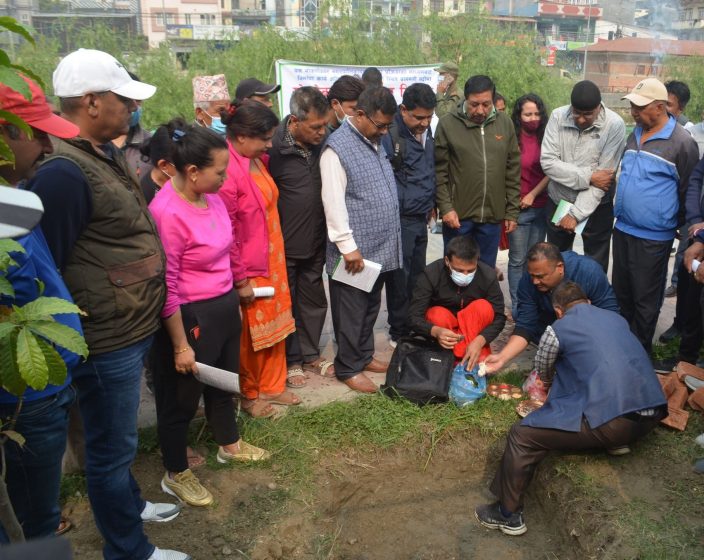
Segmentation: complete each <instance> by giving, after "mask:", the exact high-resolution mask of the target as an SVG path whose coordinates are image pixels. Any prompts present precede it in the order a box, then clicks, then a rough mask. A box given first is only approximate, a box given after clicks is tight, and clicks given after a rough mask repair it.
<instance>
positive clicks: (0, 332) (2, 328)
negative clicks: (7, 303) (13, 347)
mask: <svg viewBox="0 0 704 560" xmlns="http://www.w3.org/2000/svg"><path fill="white" fill-rule="evenodd" d="M16 329H17V325H15V324H14V323H9V322H5V321H2V317H1V316H0V339H3V338H6V337H9V336H11V333H12V331H14V330H16Z"/></svg>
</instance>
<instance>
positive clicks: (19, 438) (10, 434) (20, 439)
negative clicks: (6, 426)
mask: <svg viewBox="0 0 704 560" xmlns="http://www.w3.org/2000/svg"><path fill="white" fill-rule="evenodd" d="M0 435H3V436H5V437H6V438H7V439H11V440H12V441H14V442H15V443H16V444H17V445H19V446H20V447H24V444H25V443H26V441H27V440H26V439H25V438H24V436H23V435H22V434H20V433H19V432H16V431H15V430H3V431H2V432H0Z"/></svg>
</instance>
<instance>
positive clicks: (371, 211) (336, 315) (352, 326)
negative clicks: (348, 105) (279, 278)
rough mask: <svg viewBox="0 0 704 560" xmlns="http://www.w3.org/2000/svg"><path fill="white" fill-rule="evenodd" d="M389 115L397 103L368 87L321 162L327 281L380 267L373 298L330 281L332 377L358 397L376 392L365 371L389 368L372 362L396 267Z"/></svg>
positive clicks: (398, 262) (397, 239)
mask: <svg viewBox="0 0 704 560" xmlns="http://www.w3.org/2000/svg"><path fill="white" fill-rule="evenodd" d="M394 114H396V101H395V100H394V97H393V95H392V94H391V92H390V91H389V90H388V89H386V88H383V87H371V88H367V89H366V90H364V91H363V92H362V94H361V95H360V96H359V99H358V100H357V109H356V112H355V115H354V116H352V117H349V118H348V119H345V121H344V122H343V123H342V125H341V126H340V128H338V129H337V130H336V131H335V132H334V133H332V134H331V135H330V138H329V139H328V142H327V145H326V146H325V148H324V149H323V154H322V156H321V158H320V175H321V177H322V197H323V207H324V208H325V220H326V222H327V228H328V245H327V251H326V266H327V271H328V274H329V275H330V276H332V274H333V272H334V270H335V267H336V266H337V265H338V263H339V266H344V267H345V269H346V270H347V272H349V273H350V274H352V275H354V274H358V273H360V272H361V271H362V270H363V269H364V267H365V263H364V259H367V260H368V261H372V262H375V263H378V264H380V265H381V274H380V275H379V277H378V278H377V281H376V283H375V284H374V286H373V287H372V288H371V291H370V292H365V291H364V290H361V289H359V288H356V287H353V286H350V285H348V284H345V283H342V282H337V281H335V280H333V279H332V278H330V312H331V315H332V324H333V329H334V331H335V338H336V340H337V356H335V375H336V376H337V378H338V379H339V380H340V381H342V382H343V383H345V384H346V385H347V386H348V387H350V388H351V389H353V390H355V391H360V392H363V393H373V392H375V391H376V389H377V387H376V385H375V384H374V383H373V382H372V380H371V379H369V377H367V376H366V375H365V374H364V373H363V371H365V370H366V371H370V372H374V373H384V372H386V369H387V367H388V364H387V363H384V362H380V361H379V360H377V359H375V358H374V323H375V321H376V318H377V315H378V314H379V308H380V306H381V288H382V286H383V283H384V282H385V281H386V280H388V278H389V276H390V274H391V273H392V271H394V270H396V269H398V268H399V267H400V266H401V221H400V218H399V209H398V194H397V192H396V181H395V179H394V172H393V169H392V168H391V164H390V163H389V160H388V159H387V158H386V152H385V151H384V149H383V148H382V147H381V143H380V141H381V137H382V136H383V135H384V134H386V133H387V132H388V130H389V126H390V125H391V122H392V121H393V118H394Z"/></svg>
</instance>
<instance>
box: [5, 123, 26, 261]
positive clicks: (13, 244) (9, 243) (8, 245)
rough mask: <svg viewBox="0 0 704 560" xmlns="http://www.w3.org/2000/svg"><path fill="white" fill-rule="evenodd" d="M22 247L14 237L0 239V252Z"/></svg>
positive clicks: (19, 251)
mask: <svg viewBox="0 0 704 560" xmlns="http://www.w3.org/2000/svg"><path fill="white" fill-rule="evenodd" d="M0 117H2V118H5V115H3V114H2V113H0ZM25 252H26V251H25V250H24V247H22V245H20V244H19V243H17V241H15V240H14V239H0V253H25Z"/></svg>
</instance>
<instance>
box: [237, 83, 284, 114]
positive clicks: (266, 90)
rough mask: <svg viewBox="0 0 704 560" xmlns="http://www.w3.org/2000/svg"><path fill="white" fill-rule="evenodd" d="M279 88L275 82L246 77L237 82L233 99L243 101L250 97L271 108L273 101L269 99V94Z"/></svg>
mask: <svg viewBox="0 0 704 560" xmlns="http://www.w3.org/2000/svg"><path fill="white" fill-rule="evenodd" d="M280 89H281V86H280V85H277V84H265V83H264V82H262V81H261V80H257V79H256V78H247V79H246V80H242V81H241V82H240V83H239V84H237V89H236V90H235V99H236V100H237V101H244V100H245V99H251V100H252V101H256V102H257V103H261V104H262V105H266V106H267V107H269V109H271V108H272V107H273V106H274V102H273V101H272V100H271V96H272V95H273V94H275V93H276V92H278V91H279V90H280Z"/></svg>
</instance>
